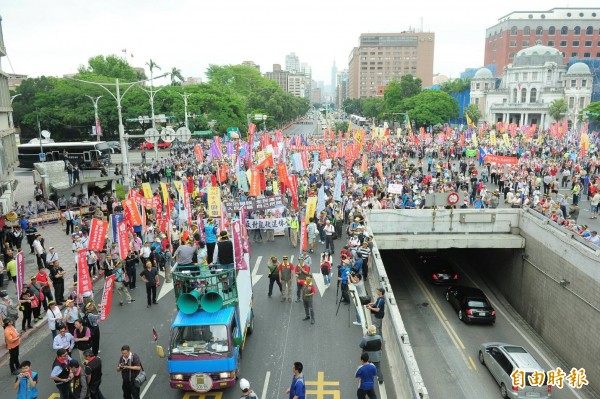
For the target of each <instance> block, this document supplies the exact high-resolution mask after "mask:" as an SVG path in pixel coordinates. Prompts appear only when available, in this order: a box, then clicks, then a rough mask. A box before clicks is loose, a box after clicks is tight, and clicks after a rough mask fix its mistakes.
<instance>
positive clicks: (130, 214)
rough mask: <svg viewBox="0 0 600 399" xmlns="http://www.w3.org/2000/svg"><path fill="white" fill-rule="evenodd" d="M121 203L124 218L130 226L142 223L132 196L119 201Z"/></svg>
mask: <svg viewBox="0 0 600 399" xmlns="http://www.w3.org/2000/svg"><path fill="white" fill-rule="evenodd" d="M121 204H122V205H123V211H124V213H125V219H126V220H129V222H130V223H131V225H132V226H139V225H141V224H142V216H141V215H140V211H139V210H138V207H137V205H136V203H135V200H134V199H133V198H130V199H126V200H123V201H121Z"/></svg>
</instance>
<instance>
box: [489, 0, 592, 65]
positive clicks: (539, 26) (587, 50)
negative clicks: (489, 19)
mask: <svg viewBox="0 0 600 399" xmlns="http://www.w3.org/2000/svg"><path fill="white" fill-rule="evenodd" d="M599 28H600V8H553V9H551V10H548V11H514V12H512V13H510V14H507V15H505V16H503V17H501V18H499V19H498V23H497V24H496V25H494V26H492V27H490V28H488V29H486V31H485V55H484V63H483V65H490V64H494V65H495V66H496V69H497V71H498V75H499V76H501V75H503V74H504V68H505V66H506V65H508V64H510V63H512V62H513V60H514V57H515V55H516V54H517V53H518V52H519V51H520V50H522V49H524V48H527V47H531V46H533V45H535V43H536V42H537V41H538V40H541V41H542V44H544V45H545V46H548V47H555V48H557V49H558V50H560V52H561V53H562V56H563V62H564V63H566V62H567V61H568V60H569V59H570V58H579V59H593V58H600V29H599Z"/></svg>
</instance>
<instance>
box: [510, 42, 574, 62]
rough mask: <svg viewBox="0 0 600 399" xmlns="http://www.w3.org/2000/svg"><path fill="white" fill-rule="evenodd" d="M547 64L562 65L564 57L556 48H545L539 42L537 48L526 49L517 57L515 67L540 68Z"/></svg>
mask: <svg viewBox="0 0 600 399" xmlns="http://www.w3.org/2000/svg"><path fill="white" fill-rule="evenodd" d="M546 62H556V63H559V64H562V62H563V55H562V53H561V52H560V51H559V50H558V49H555V48H554V47H548V46H543V45H542V44H541V41H539V40H538V41H537V43H536V45H535V46H532V47H527V48H524V49H523V50H521V51H519V52H518V53H517V55H515V59H514V61H513V65H514V66H540V65H544V64H545V63H546Z"/></svg>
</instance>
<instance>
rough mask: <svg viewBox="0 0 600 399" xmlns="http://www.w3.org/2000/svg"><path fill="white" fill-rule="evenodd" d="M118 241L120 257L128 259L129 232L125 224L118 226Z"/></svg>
mask: <svg viewBox="0 0 600 399" xmlns="http://www.w3.org/2000/svg"><path fill="white" fill-rule="evenodd" d="M117 241H118V242H119V257H120V258H121V259H125V258H127V255H129V232H128V231H127V224H126V223H125V222H121V223H119V224H117Z"/></svg>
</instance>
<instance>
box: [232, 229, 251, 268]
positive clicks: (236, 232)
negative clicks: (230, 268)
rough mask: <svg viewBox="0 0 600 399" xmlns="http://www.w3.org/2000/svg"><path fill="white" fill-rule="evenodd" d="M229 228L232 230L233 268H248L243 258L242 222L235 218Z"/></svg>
mask: <svg viewBox="0 0 600 399" xmlns="http://www.w3.org/2000/svg"><path fill="white" fill-rule="evenodd" d="M231 230H232V231H233V234H232V238H233V253H234V254H235V269H236V270H248V264H247V263H246V259H244V245H243V240H244V238H243V236H242V223H241V222H240V221H239V220H235V221H233V222H232V223H231Z"/></svg>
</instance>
